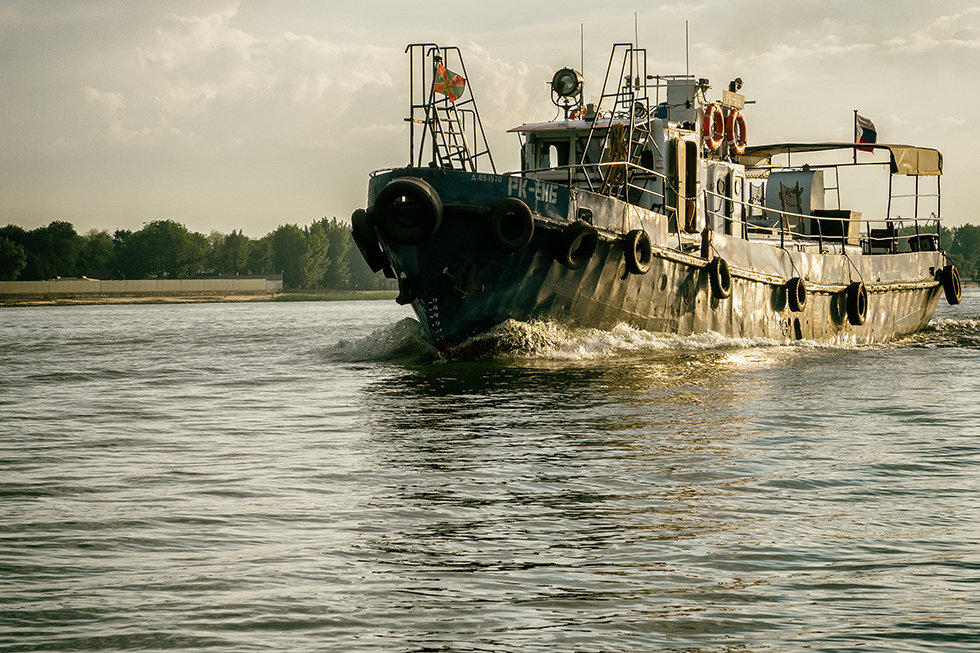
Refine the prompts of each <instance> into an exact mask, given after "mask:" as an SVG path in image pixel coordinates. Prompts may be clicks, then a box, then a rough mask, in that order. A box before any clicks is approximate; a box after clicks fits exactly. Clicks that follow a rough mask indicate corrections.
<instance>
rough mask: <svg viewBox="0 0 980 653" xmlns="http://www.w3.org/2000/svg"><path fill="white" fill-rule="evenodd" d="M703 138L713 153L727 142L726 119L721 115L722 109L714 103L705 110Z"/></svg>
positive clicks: (702, 125)
mask: <svg viewBox="0 0 980 653" xmlns="http://www.w3.org/2000/svg"><path fill="white" fill-rule="evenodd" d="M701 136H703V137H704V143H705V145H707V146H708V149H709V150H711V151H712V152H717V151H718V148H719V147H721V143H722V141H723V140H725V117H724V116H723V115H721V107H719V106H718V105H717V104H715V103H714V102H712V103H711V104H709V105H708V106H706V107H705V108H704V117H703V118H701Z"/></svg>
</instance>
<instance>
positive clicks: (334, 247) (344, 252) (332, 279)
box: [320, 218, 352, 289]
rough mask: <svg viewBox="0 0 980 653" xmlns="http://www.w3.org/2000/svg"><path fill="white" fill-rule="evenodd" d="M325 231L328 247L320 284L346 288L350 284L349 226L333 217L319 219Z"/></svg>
mask: <svg viewBox="0 0 980 653" xmlns="http://www.w3.org/2000/svg"><path fill="white" fill-rule="evenodd" d="M320 224H322V225H323V228H324V230H325V231H326V233H327V238H328V240H329V247H328V248H327V265H326V269H325V270H324V272H323V277H322V278H321V281H320V285H322V286H323V287H324V288H337V289H341V288H347V287H348V286H349V285H350V280H351V272H350V257H349V256H348V254H349V252H350V249H351V244H352V239H351V235H350V226H349V225H347V224H346V223H343V222H340V221H339V220H337V218H333V219H332V220H330V221H329V222H328V221H327V219H326V218H323V219H322V220H320Z"/></svg>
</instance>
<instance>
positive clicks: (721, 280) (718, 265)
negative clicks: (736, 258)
mask: <svg viewBox="0 0 980 653" xmlns="http://www.w3.org/2000/svg"><path fill="white" fill-rule="evenodd" d="M708 282H709V284H710V285H711V294H712V296H713V297H716V298H718V299H725V298H726V297H728V296H729V295H731V294H732V273H731V272H730V271H729V270H728V263H726V262H725V259H723V258H722V257H720V256H716V257H714V258H713V259H711V262H710V263H708Z"/></svg>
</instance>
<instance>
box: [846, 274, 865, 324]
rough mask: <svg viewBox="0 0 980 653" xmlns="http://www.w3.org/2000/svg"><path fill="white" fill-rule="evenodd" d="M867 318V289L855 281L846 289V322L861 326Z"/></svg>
mask: <svg viewBox="0 0 980 653" xmlns="http://www.w3.org/2000/svg"><path fill="white" fill-rule="evenodd" d="M867 318H868V289H867V288H865V287H864V283H862V282H860V281H855V282H853V283H851V285H849V286H848V287H847V321H848V322H850V323H851V324H853V325H854V326H861V325H862V324H864V321H865V320H866V319H867Z"/></svg>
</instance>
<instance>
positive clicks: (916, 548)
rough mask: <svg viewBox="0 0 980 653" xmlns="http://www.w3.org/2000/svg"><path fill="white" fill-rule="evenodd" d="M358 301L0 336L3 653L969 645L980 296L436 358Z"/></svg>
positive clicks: (78, 320) (51, 315) (537, 342)
mask: <svg viewBox="0 0 980 653" xmlns="http://www.w3.org/2000/svg"><path fill="white" fill-rule="evenodd" d="M967 297H968V299H970V300H971V301H975V300H976V299H977V298H978V295H976V294H974V295H970V294H968V295H967ZM368 304H370V303H350V304H346V303H340V304H335V305H329V306H324V305H321V306H314V305H305V306H300V305H289V306H282V305H279V306H271V305H270V306H258V305H256V306H248V307H237V306H235V307H221V306H216V305H215V306H201V307H181V309H180V310H177V311H173V310H172V309H167V310H159V309H156V308H150V307H123V308H113V309H111V310H109V311H107V312H103V311H100V310H99V309H100V308H103V307H90V308H86V309H84V310H72V309H57V310H54V311H52V312H44V311H43V310H40V311H39V310H37V309H32V310H29V311H20V312H16V311H15V312H11V313H6V312H5V313H4V314H3V316H2V317H3V319H2V320H0V421H2V423H3V424H4V425H5V428H4V429H3V430H0V460H3V462H4V474H3V475H2V477H0V498H2V503H0V511H2V516H3V520H2V521H0V570H2V571H3V572H4V573H3V574H2V575H0V650H158V649H165V648H170V649H184V650H198V649H202V648H208V647H213V648H221V649H227V650H260V649H261V650H269V649H276V650H297V651H299V650H309V651H314V650H316V651H320V650H336V651H356V650H379V651H381V650H384V651H389V650H404V651H423V650H459V651H500V650H521V651H555V650H560V651H564V650H576V651H606V650H683V651H719V650H780V651H783V650H809V649H819V650H847V649H856V648H860V649H861V650H880V651H891V650H898V649H901V650H923V651H924V650H929V651H933V650H971V649H976V648H977V647H978V646H980V636H978V635H977V633H978V632H980V617H978V615H980V605H978V601H977V599H976V598H975V597H974V595H975V591H973V590H974V587H973V586H974V585H975V581H976V577H977V571H978V570H980V556H978V554H977V551H980V536H978V535H977V534H976V528H975V526H976V523H978V521H980V502H978V500H977V497H978V496H980V493H978V490H980V486H978V482H977V474H976V469H977V465H978V463H980V444H978V443H977V440H976V428H975V424H974V422H975V412H976V411H975V408H974V407H975V406H976V405H977V402H978V401H980V375H978V374H977V372H976V369H977V362H978V360H980V359H978V353H977V352H978V348H977V347H976V346H975V345H976V343H977V342H978V335H977V324H978V322H977V320H978V319H980V307H978V306H977V304H976V303H970V302H965V303H964V304H965V305H963V306H961V307H957V308H955V309H943V311H942V312H941V313H940V314H939V315H938V316H937V321H936V323H935V325H934V326H933V327H932V328H931V329H930V330H928V331H927V332H925V333H923V334H920V335H918V336H915V337H914V338H911V339H908V340H907V341H904V342H900V343H895V344H891V345H887V346H880V347H852V348H841V347H823V346H816V345H814V344H812V343H794V344H785V343H772V342H746V341H733V340H725V339H720V338H717V337H714V336H710V335H709V336H699V337H693V338H686V339H685V338H673V337H671V336H664V335H658V334H649V333H645V332H639V331H636V330H632V329H630V328H628V327H618V328H617V329H614V330H612V331H609V332H597V331H589V330H568V329H563V328H561V327H559V326H557V325H552V324H532V325H521V324H519V323H514V324H510V325H507V327H506V328H507V329H508V330H509V331H508V333H509V334H510V335H508V336H507V337H508V338H511V339H512V340H510V341H509V342H511V343H512V344H513V343H515V342H516V343H519V345H518V346H501V345H502V344H503V345H506V343H507V342H508V340H507V339H506V338H504V339H501V338H498V339H497V341H496V342H495V343H494V347H495V348H487V347H481V348H480V352H479V355H477V356H475V357H473V359H469V360H451V361H444V360H441V359H439V358H438V357H437V356H436V355H435V353H434V352H433V351H432V350H431V348H430V347H428V346H427V345H425V343H424V341H422V340H421V338H420V333H419V330H418V326H417V323H414V321H413V320H410V319H404V315H405V312H404V309H398V308H396V307H389V308H384V307H381V306H377V305H376V306H370V305H368ZM114 343H115V344H114Z"/></svg>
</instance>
